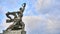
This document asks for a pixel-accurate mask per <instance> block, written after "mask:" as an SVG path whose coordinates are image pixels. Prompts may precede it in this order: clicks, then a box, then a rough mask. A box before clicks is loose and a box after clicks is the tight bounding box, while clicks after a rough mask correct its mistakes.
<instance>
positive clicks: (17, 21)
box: [6, 3, 26, 30]
mask: <svg viewBox="0 0 60 34" xmlns="http://www.w3.org/2000/svg"><path fill="white" fill-rule="evenodd" d="M25 6H26V3H24V4H23V6H22V8H20V9H19V11H18V12H8V13H6V16H7V17H8V18H9V19H10V20H7V22H14V23H13V24H12V25H11V26H10V27H9V28H7V30H8V29H12V30H16V29H20V27H19V26H21V28H24V27H25V24H24V23H23V22H22V16H23V11H24V9H25ZM16 14H17V15H18V16H17V15H16ZM9 15H13V16H14V19H12V18H11V17H10V16H9Z"/></svg>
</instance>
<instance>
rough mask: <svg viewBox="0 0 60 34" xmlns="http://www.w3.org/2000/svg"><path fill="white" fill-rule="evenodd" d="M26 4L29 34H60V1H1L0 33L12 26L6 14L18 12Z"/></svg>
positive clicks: (24, 17)
mask: <svg viewBox="0 0 60 34" xmlns="http://www.w3.org/2000/svg"><path fill="white" fill-rule="evenodd" d="M24 2H25V3H26V4H27V6H26V9H25V11H24V16H23V22H24V23H25V24H26V27H25V30H26V31H27V34H60V0H0V32H2V30H5V29H6V28H7V27H8V26H9V25H11V23H9V24H7V23H6V22H5V20H6V18H7V17H6V15H5V13H6V12H8V11H9V12H13V11H18V10H19V8H20V7H21V5H22V4H23V3H24Z"/></svg>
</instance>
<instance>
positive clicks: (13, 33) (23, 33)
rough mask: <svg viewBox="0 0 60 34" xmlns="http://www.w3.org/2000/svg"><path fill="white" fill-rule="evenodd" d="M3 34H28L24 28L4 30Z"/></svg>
mask: <svg viewBox="0 0 60 34" xmlns="http://www.w3.org/2000/svg"><path fill="white" fill-rule="evenodd" d="M3 34H26V31H22V30H12V31H3Z"/></svg>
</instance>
